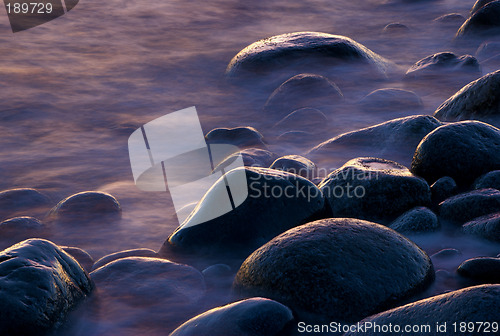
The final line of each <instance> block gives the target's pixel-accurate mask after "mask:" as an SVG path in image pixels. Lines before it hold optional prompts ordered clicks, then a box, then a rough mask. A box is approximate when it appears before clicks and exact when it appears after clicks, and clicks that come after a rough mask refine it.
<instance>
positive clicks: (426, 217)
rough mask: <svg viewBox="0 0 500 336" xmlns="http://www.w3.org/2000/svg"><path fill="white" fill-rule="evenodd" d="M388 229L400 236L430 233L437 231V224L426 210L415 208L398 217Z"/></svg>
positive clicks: (429, 211)
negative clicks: (400, 234)
mask: <svg viewBox="0 0 500 336" xmlns="http://www.w3.org/2000/svg"><path fill="white" fill-rule="evenodd" d="M389 227H390V228H391V229H393V230H394V231H397V232H399V233H402V234H409V233H410V234H411V233H420V232H432V231H436V230H438V229H439V222H438V219H437V216H436V214H434V212H432V211H431V210H429V209H428V208H426V207H416V208H414V209H411V210H410V211H407V212H405V213H404V214H402V215H401V216H399V217H398V218H397V219H396V220H395V221H394V222H392V223H391V225H390V226H389Z"/></svg>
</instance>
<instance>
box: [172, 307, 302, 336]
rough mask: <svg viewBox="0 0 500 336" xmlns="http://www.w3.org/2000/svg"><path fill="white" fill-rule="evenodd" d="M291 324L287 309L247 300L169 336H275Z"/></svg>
mask: <svg viewBox="0 0 500 336" xmlns="http://www.w3.org/2000/svg"><path fill="white" fill-rule="evenodd" d="M291 321H293V314H292V311H291V310H290V309H289V308H288V307H286V306H284V305H282V304H281V303H279V302H276V301H273V300H269V299H264V298H251V299H247V300H242V301H238V302H234V303H231V304H228V305H226V306H222V307H216V308H213V309H211V310H209V311H207V312H205V313H203V314H200V315H198V316H195V317H193V318H192V319H190V320H189V321H187V322H185V323H183V324H182V325H181V326H179V327H178V328H177V329H175V330H174V331H173V332H172V333H171V334H170V336H206V335H227V336H233V335H234V336H274V335H276V336H277V335H281V334H280V333H281V332H282V331H283V329H284V328H285V326H286V325H287V323H290V322H291Z"/></svg>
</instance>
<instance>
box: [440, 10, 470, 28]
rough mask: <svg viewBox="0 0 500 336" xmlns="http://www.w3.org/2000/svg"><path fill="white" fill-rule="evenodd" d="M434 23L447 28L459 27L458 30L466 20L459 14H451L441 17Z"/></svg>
mask: <svg viewBox="0 0 500 336" xmlns="http://www.w3.org/2000/svg"><path fill="white" fill-rule="evenodd" d="M433 21H434V22H436V23H438V24H441V25H446V26H448V25H457V29H458V27H460V26H461V25H462V24H463V23H464V21H465V18H464V17H463V16H462V15H461V14H459V13H450V14H444V15H441V16H440V17H437V18H435V19H434V20H433Z"/></svg>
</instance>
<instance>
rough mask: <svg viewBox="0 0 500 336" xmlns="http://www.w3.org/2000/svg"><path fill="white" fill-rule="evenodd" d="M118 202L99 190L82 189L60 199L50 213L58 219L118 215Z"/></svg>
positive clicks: (119, 209) (119, 212)
mask: <svg viewBox="0 0 500 336" xmlns="http://www.w3.org/2000/svg"><path fill="white" fill-rule="evenodd" d="M120 214H121V206H120V203H118V201H117V200H116V198H114V197H113V196H111V195H110V194H107V193H104V192H100V191H83V192H80V193H77V194H74V195H71V196H69V197H67V198H65V199H63V200H62V201H60V202H59V203H58V204H57V205H56V206H55V207H54V208H53V209H52V210H51V215H52V216H55V217H57V218H60V219H71V220H82V219H92V218H98V217H102V216H104V215H120Z"/></svg>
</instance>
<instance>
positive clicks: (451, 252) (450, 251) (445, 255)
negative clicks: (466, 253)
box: [431, 248, 462, 259]
mask: <svg viewBox="0 0 500 336" xmlns="http://www.w3.org/2000/svg"><path fill="white" fill-rule="evenodd" d="M461 255H462V252H460V251H459V250H457V249H454V248H446V249H442V250H441V251H439V252H437V253H435V254H433V255H431V259H451V258H456V257H459V256H461Z"/></svg>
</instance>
